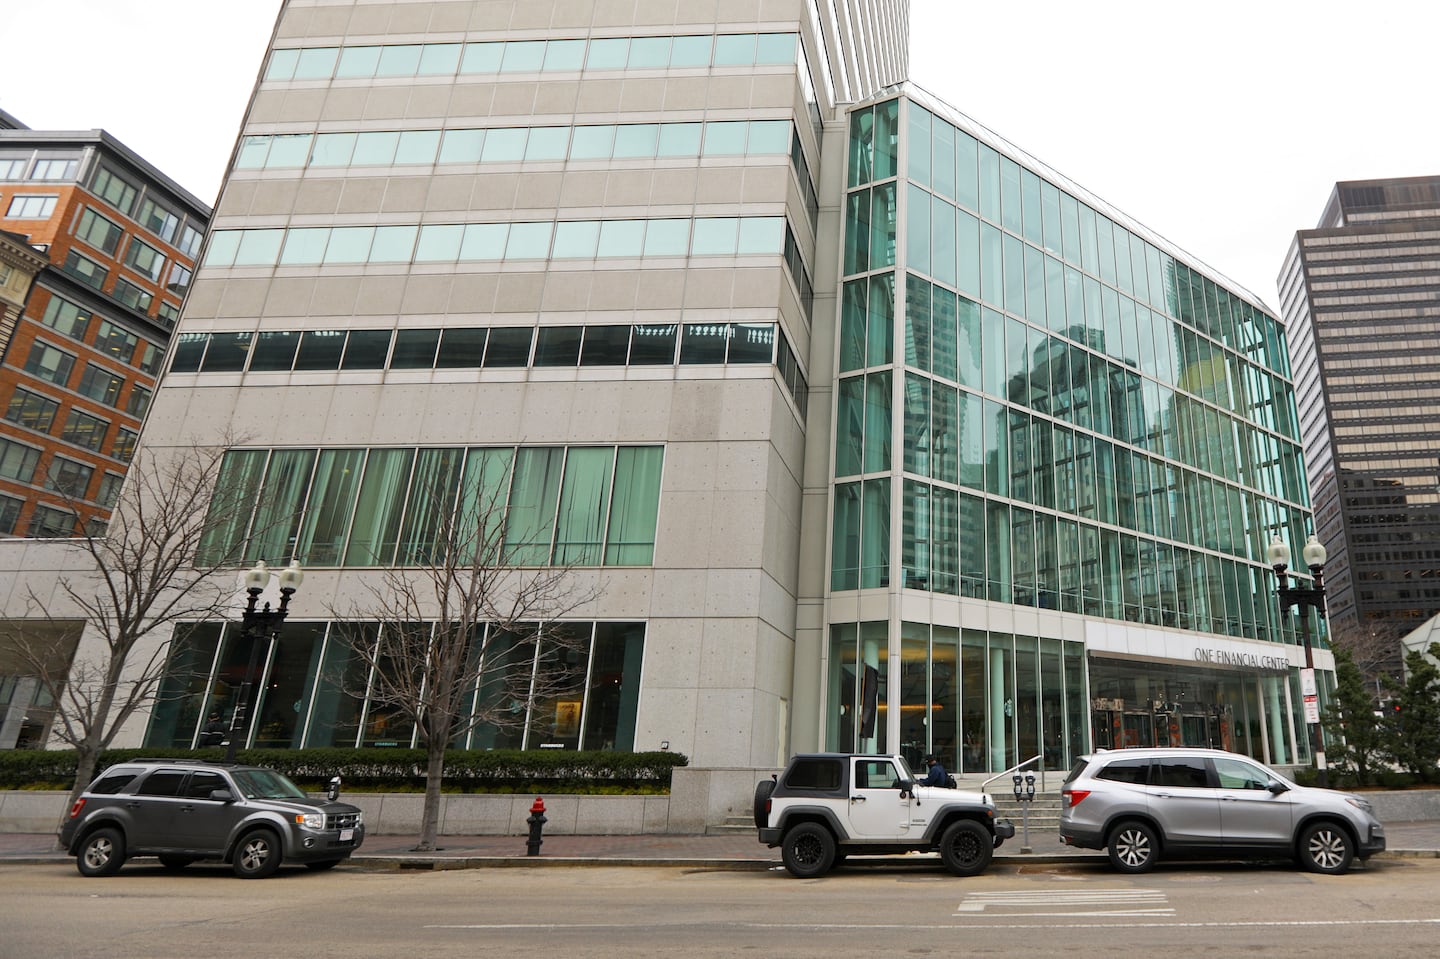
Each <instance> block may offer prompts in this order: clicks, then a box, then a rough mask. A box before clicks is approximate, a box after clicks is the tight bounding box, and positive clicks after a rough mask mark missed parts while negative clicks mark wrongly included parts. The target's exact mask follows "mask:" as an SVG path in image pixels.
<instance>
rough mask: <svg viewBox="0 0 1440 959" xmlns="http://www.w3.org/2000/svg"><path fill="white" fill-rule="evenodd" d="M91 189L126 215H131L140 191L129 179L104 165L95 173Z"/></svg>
mask: <svg viewBox="0 0 1440 959" xmlns="http://www.w3.org/2000/svg"><path fill="white" fill-rule="evenodd" d="M91 189H92V190H93V191H94V192H95V194H96V195H97V196H99V197H101V198H102V199H104V200H105V202H106V203H109V204H110V205H111V206H113V207H114V208H115V209H117V210H119V211H120V212H121V213H123V214H125V215H126V216H129V215H130V211H131V210H132V209H133V208H134V207H135V197H136V196H137V195H139V192H140V191H139V190H137V189H135V187H134V186H132V185H131V184H130V182H129V181H127V180H125V179H124V178H122V177H121V176H120V175H119V174H117V173H115V172H113V171H111V170H110V169H109V168H108V167H103V166H102V167H101V168H100V170H99V171H98V172H97V173H96V174H95V183H94V185H93V186H91Z"/></svg>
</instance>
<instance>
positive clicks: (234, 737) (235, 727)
mask: <svg viewBox="0 0 1440 959" xmlns="http://www.w3.org/2000/svg"><path fill="white" fill-rule="evenodd" d="M304 579H305V573H304V572H303V571H302V570H301V569H300V564H299V563H298V562H293V561H292V562H291V563H290V565H289V566H287V567H285V569H283V570H281V571H280V608H279V609H276V610H272V609H271V608H270V604H269V603H266V604H265V605H264V607H263V608H261V609H258V610H257V609H256V608H255V603H256V602H257V601H258V600H259V599H260V594H261V593H262V592H264V591H265V587H266V586H268V585H269V584H270V567H268V566H266V565H265V562H264V560H261V561H260V562H257V563H256V564H255V566H254V568H253V569H251V570H250V571H249V572H247V573H246V574H245V592H247V593H249V594H250V598H249V600H248V601H247V602H246V603H245V611H244V612H243V613H241V614H240V635H241V636H245V637H247V638H249V640H250V662H249V665H247V666H246V667H245V681H244V683H242V684H241V686H240V698H239V700H238V701H237V702H236V703H235V712H234V714H233V715H232V716H231V718H230V734H229V737H228V740H227V742H226V743H225V761H226V762H227V763H233V762H234V761H235V750H236V748H238V747H239V745H240V740H241V739H242V738H244V737H245V736H246V732H247V729H248V727H249V725H250V717H249V711H250V688H251V686H252V685H253V683H254V681H255V660H256V657H257V655H258V654H259V652H260V646H261V644H262V643H264V642H265V641H267V640H269V639H270V638H271V637H272V636H274V635H275V634H276V633H278V632H279V631H280V624H281V623H283V622H285V616H286V614H287V613H289V612H290V597H291V596H294V595H295V591H296V590H297V589H299V588H300V584H301V583H302V582H303V581H304Z"/></svg>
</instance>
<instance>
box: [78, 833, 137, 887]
mask: <svg viewBox="0 0 1440 959" xmlns="http://www.w3.org/2000/svg"><path fill="white" fill-rule="evenodd" d="M123 865H125V834H124V833H122V832H121V831H120V830H118V829H113V828H110V827H106V828H104V829H97V830H95V831H94V832H92V833H91V834H90V835H88V836H86V837H85V841H84V842H83V843H81V844H80V852H79V853H77V854H76V856H75V868H76V869H78V870H80V875H82V876H89V877H92V878H98V877H101V876H113V875H115V874H116V873H117V872H119V871H120V867H121V866H123Z"/></svg>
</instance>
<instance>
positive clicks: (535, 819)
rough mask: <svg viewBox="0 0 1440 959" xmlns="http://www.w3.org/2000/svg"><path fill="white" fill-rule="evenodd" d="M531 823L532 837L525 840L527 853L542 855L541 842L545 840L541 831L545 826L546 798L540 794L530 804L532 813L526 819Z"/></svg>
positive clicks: (528, 854)
mask: <svg viewBox="0 0 1440 959" xmlns="http://www.w3.org/2000/svg"><path fill="white" fill-rule="evenodd" d="M525 821H526V822H528V823H529V824H530V838H529V839H527V840H526V841H525V855H527V856H538V855H540V844H541V843H542V842H544V841H545V840H543V839H541V838H540V831H541V830H542V829H544V828H545V823H546V822H547V820H546V819H545V800H543V799H541V798H540V797H539V796H536V797H535V802H533V803H531V805H530V815H529V817H527V818H526V820H525Z"/></svg>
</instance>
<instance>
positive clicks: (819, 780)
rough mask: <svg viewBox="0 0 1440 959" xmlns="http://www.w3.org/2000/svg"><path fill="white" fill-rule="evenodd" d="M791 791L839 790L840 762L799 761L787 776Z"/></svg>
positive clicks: (788, 786) (822, 760)
mask: <svg viewBox="0 0 1440 959" xmlns="http://www.w3.org/2000/svg"><path fill="white" fill-rule="evenodd" d="M785 785H786V787H787V788H790V789H839V788H840V760H838V759H797V760H795V764H794V765H793V766H791V767H790V771H789V772H788V773H786V774H785Z"/></svg>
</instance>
